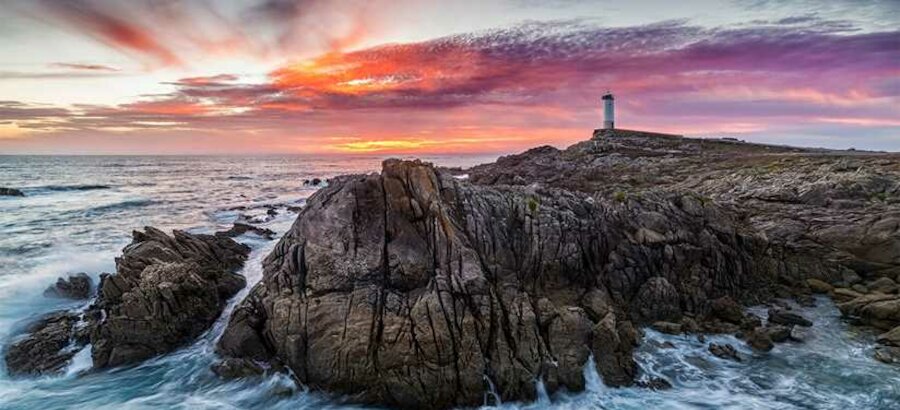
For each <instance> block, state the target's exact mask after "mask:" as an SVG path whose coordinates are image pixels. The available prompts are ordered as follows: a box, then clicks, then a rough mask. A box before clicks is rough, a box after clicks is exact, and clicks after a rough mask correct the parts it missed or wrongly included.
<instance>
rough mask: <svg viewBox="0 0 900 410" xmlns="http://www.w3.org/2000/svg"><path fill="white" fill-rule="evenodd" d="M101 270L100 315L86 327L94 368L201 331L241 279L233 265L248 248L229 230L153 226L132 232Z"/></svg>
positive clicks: (153, 351)
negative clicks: (225, 233)
mask: <svg viewBox="0 0 900 410" xmlns="http://www.w3.org/2000/svg"><path fill="white" fill-rule="evenodd" d="M133 236H134V238H133V241H132V243H131V244H130V245H128V246H127V247H125V249H124V251H123V254H122V256H121V257H119V258H117V259H116V274H114V275H106V276H103V277H102V278H101V282H100V290H99V297H98V301H97V302H96V304H95V306H94V309H99V310H102V311H103V312H104V313H105V320H102V321H100V322H98V323H96V324H95V326H94V328H93V330H92V332H91V338H90V339H91V344H92V345H93V349H92V358H93V362H94V367H95V368H104V367H112V366H119V365H124V364H130V363H136V362H139V361H141V360H144V359H147V358H150V357H152V356H155V355H158V354H162V353H166V352H169V351H172V350H174V349H176V348H178V347H180V346H183V345H184V344H186V343H187V342H189V341H191V340H193V339H194V338H196V337H197V336H199V335H200V334H201V333H203V332H204V331H206V330H207V329H208V328H209V326H211V325H212V323H213V322H214V321H215V319H216V318H217V317H218V316H219V315H220V314H221V312H222V309H223V308H224V307H225V302H226V301H227V299H228V298H230V297H231V296H233V295H234V294H235V293H237V291H238V290H240V289H241V288H243V287H244V285H245V283H246V282H245V280H244V278H243V277H242V276H240V275H238V274H236V273H234V271H236V270H237V269H239V268H240V267H241V266H243V263H244V261H245V260H246V258H247V255H248V254H249V253H250V249H249V248H248V247H246V246H244V245H241V244H238V243H237V242H234V241H233V240H231V239H229V238H223V237H218V236H211V235H192V234H188V233H184V232H181V231H174V233H173V235H172V236H169V235H166V234H165V233H164V232H162V231H159V230H157V229H155V228H151V227H147V228H145V231H144V232H138V231H135V232H134V235H133Z"/></svg>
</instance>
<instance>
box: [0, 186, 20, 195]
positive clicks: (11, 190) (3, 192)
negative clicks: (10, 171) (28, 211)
mask: <svg viewBox="0 0 900 410" xmlns="http://www.w3.org/2000/svg"><path fill="white" fill-rule="evenodd" d="M0 196H25V193H24V192H22V191H20V190H18V189H15V188H4V187H0Z"/></svg>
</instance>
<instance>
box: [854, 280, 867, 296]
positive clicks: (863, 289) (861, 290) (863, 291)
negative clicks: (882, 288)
mask: <svg viewBox="0 0 900 410" xmlns="http://www.w3.org/2000/svg"><path fill="white" fill-rule="evenodd" d="M850 289H853V291H854V292H856V293H859V294H863V295H864V294H866V293H869V288H867V287H866V285H862V284H859V283H857V284H855V285H853V286H851V287H850Z"/></svg>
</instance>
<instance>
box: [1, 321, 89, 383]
mask: <svg viewBox="0 0 900 410" xmlns="http://www.w3.org/2000/svg"><path fill="white" fill-rule="evenodd" d="M78 320H79V316H78V315H77V314H73V313H70V312H66V311H59V312H54V313H51V314H49V315H46V316H44V317H42V318H41V319H39V320H38V321H37V322H35V323H33V324H32V325H31V326H29V327H28V329H27V330H26V331H27V332H28V333H29V334H28V337H26V338H24V339H22V340H19V341H17V342H15V343H13V344H11V345H10V346H9V347H8V348H7V349H6V352H5V353H6V368H7V371H8V372H9V374H11V375H47V374H54V373H59V372H61V371H62V370H64V369H65V368H66V366H67V365H68V363H69V360H71V359H72V356H74V355H75V352H76V351H77V350H75V349H73V348H70V346H71V345H72V344H73V343H74V339H75V335H74V330H75V324H76V323H77V322H78Z"/></svg>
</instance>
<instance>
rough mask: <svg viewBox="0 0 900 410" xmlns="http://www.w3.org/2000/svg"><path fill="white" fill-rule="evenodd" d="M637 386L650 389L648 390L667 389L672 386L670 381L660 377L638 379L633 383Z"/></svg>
mask: <svg viewBox="0 0 900 410" xmlns="http://www.w3.org/2000/svg"><path fill="white" fill-rule="evenodd" d="M635 385H636V386H637V387H641V388H645V389H650V390H669V389H671V388H672V383H669V381H668V380H666V379H663V378H662V377H653V378H650V379H649V380H639V381H637V382H636V383H635Z"/></svg>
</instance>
